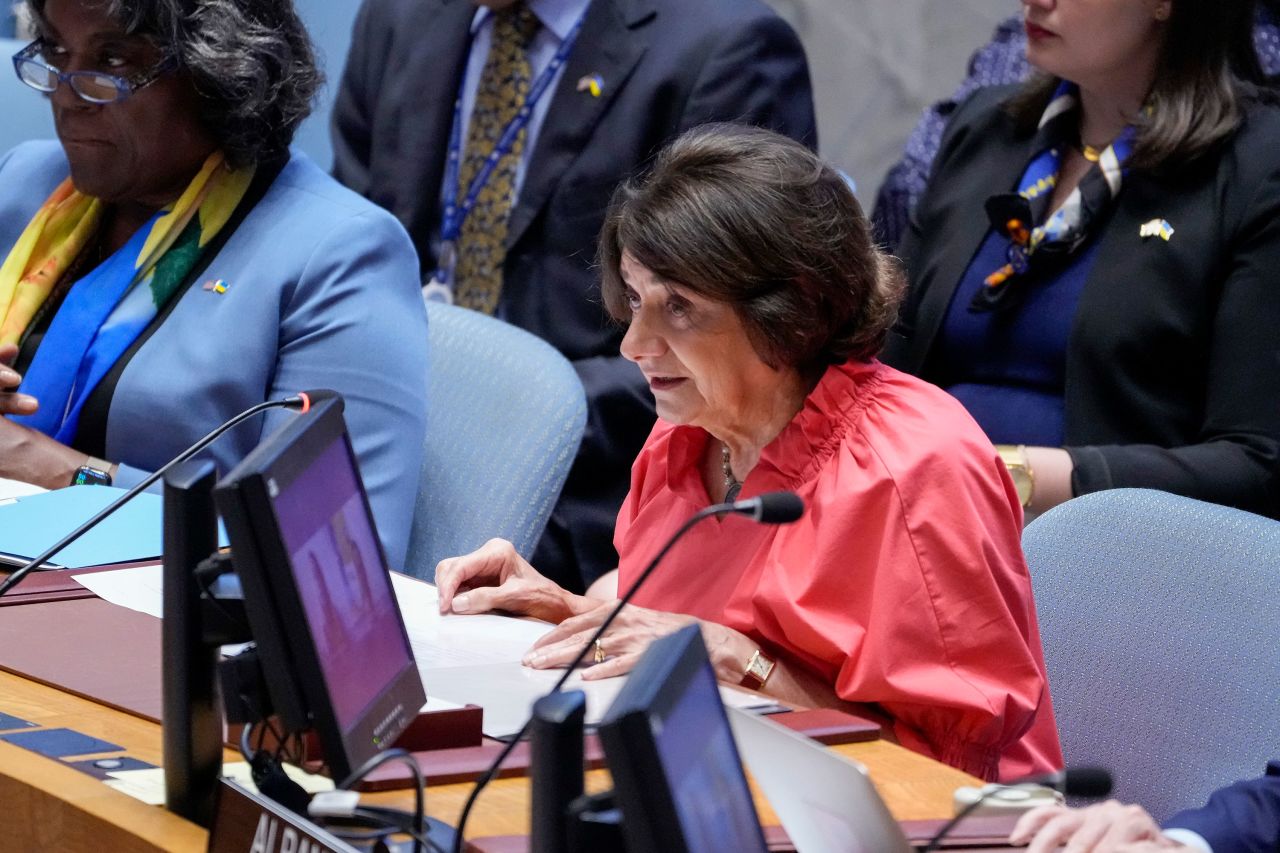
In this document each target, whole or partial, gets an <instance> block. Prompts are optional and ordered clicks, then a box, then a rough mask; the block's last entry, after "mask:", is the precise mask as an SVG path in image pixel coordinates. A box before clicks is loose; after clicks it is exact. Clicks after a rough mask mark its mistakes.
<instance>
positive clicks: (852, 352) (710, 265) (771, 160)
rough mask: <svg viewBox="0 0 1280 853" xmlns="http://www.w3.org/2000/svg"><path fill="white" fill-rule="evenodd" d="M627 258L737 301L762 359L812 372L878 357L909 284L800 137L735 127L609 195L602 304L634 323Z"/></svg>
mask: <svg viewBox="0 0 1280 853" xmlns="http://www.w3.org/2000/svg"><path fill="white" fill-rule="evenodd" d="M623 253H626V254H628V255H630V256H631V257H632V258H634V259H635V260H636V261H638V262H639V263H640V264H642V265H643V266H644V267H646V268H647V269H648V270H650V271H651V272H653V273H654V274H655V275H657V276H659V277H660V278H662V279H665V280H667V281H671V282H673V283H675V284H678V285H680V286H682V287H685V288H687V289H689V290H690V291H692V292H693V293H696V294H698V295H700V296H703V297H706V298H708V299H713V300H716V301H719V302H722V303H726V304H729V305H732V306H733V307H734V309H735V310H736V311H737V313H738V316H739V317H740V318H741V319H742V322H743V325H744V326H745V327H746V330H747V334H748V336H749V337H750V339H751V342H752V345H753V346H754V347H755V350H756V352H757V353H758V354H759V355H760V357H761V359H762V360H763V361H764V362H765V363H767V364H769V365H770V366H771V367H774V368H779V367H783V366H787V367H795V368H798V369H800V370H801V371H802V372H804V373H811V372H817V371H819V370H821V369H822V368H823V367H825V366H826V365H828V364H838V363H841V362H844V361H847V360H849V359H859V360H867V359H871V358H873V357H874V356H875V355H876V354H877V353H878V352H879V351H880V347H881V345H882V344H883V343H884V338H885V334H886V332H887V331H888V329H889V327H890V325H891V324H892V323H893V320H894V318H895V316H896V314H897V307H898V301H899V299H900V297H901V293H902V287H903V285H902V281H903V277H902V274H901V272H900V271H899V269H898V267H897V264H896V262H895V261H894V260H893V259H891V258H889V257H888V256H887V255H883V254H882V253H881V252H880V251H879V250H878V249H877V248H876V246H875V244H874V243H873V242H872V239H871V229H870V226H869V225H868V223H867V219H866V217H865V216H863V214H862V208H861V207H860V206H859V205H858V202H857V199H855V198H854V196H853V192H852V190H851V189H850V188H849V185H848V183H847V182H846V180H845V178H844V177H843V176H842V175H841V174H840V173H839V172H837V171H836V170H835V169H833V168H832V167H830V166H828V165H827V164H826V163H824V162H822V161H821V160H820V159H818V157H817V156H816V155H815V154H814V153H813V152H811V151H810V150H809V149H807V148H805V147H804V146H803V145H801V144H800V143H798V142H795V141H793V140H791V139H788V138H786V137H784V136H780V135H778V134H776V133H773V132H771V131H767V130H760V129H756V128H750V127H742V126H738V125H728V124H711V125H704V126H702V127H699V128H695V129H694V130H691V131H688V132H687V133H685V134H684V135H683V136H681V137H680V138H679V139H677V140H675V141H674V142H672V143H671V144H670V145H669V146H668V147H667V148H666V149H665V150H663V151H662V152H661V153H660V154H659V155H658V156H657V158H656V160H655V162H654V164H653V167H652V169H651V170H649V171H648V172H647V173H646V174H644V175H643V176H641V177H636V178H633V179H631V180H629V181H627V182H625V183H624V184H622V185H621V186H620V187H619V188H618V189H617V190H616V191H615V192H614V195H613V200H612V201H611V202H610V205H609V212H608V214H607V215H606V217H605V221H604V227H603V230H602V231H601V233H600V254H599V260H600V266H601V269H602V275H603V284H602V287H603V296H604V303H605V307H606V308H607V309H608V310H609V313H610V314H611V315H612V316H613V317H614V318H615V319H617V320H619V321H620V322H624V323H625V322H626V321H627V320H628V318H629V317H630V311H629V310H628V307H627V293H626V290H627V287H626V284H625V283H624V282H623V281H622V276H621V270H620V266H621V263H622V255H623Z"/></svg>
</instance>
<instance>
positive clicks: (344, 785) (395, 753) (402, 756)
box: [337, 749, 434, 853]
mask: <svg viewBox="0 0 1280 853" xmlns="http://www.w3.org/2000/svg"><path fill="white" fill-rule="evenodd" d="M389 761H400V762H402V763H404V764H406V765H408V767H409V772H410V773H411V774H412V775H413V781H414V789H413V824H412V831H411V832H410V833H409V834H410V835H412V836H413V853H422V847H423V841H424V839H425V840H426V841H427V844H428V846H432V847H434V845H432V844H431V843H430V840H429V839H426V815H427V802H426V800H427V797H426V787H427V783H426V779H424V778H423V776H422V768H421V767H419V766H418V762H417V761H415V760H414V758H413V756H412V755H410V754H409V753H408V752H407V751H405V750H403V749H388V750H386V751H385V752H380V753H378V754H377V755H375V756H373V757H372V758H370V759H369V760H368V761H366V762H365V763H364V764H361V765H360V766H359V767H357V768H356V769H355V770H353V771H352V772H351V773H350V774H349V775H348V776H347V778H345V779H343V780H342V781H341V782H339V783H338V785H337V787H338V789H339V790H343V791H349V790H351V787H352V786H353V785H355V784H356V783H357V782H359V781H360V780H361V779H363V778H364V777H365V776H368V775H369V774H370V773H372V772H373V771H374V770H376V769H378V768H379V767H381V766H382V765H384V764H386V763H387V762H389Z"/></svg>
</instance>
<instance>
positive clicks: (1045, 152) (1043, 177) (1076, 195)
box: [969, 81, 1137, 311]
mask: <svg viewBox="0 0 1280 853" xmlns="http://www.w3.org/2000/svg"><path fill="white" fill-rule="evenodd" d="M1079 104H1080V96H1079V90H1078V89H1077V88H1076V86H1075V84H1074V83H1068V82H1066V81H1063V82H1062V83H1061V84H1059V86H1058V88H1057V90H1056V91H1055V92H1054V94H1053V98H1052V99H1051V100H1050V101H1049V106H1048V107H1046V108H1045V111H1044V116H1043V117H1042V118H1041V119H1040V125H1039V127H1038V128H1037V130H1036V135H1035V139H1034V140H1032V146H1031V150H1032V152H1033V154H1032V158H1031V162H1030V163H1029V164H1028V165H1027V168H1026V171H1025V172H1023V174H1022V180H1021V181H1019V182H1018V191H1017V192H1016V193H1003V194H1001V195H995V196H992V197H991V198H989V199H987V204H986V210H987V217H988V218H989V219H990V220H991V227H992V228H993V229H994V230H995V231H996V232H997V233H999V234H1002V235H1003V236H1004V237H1005V238H1006V239H1008V241H1009V248H1008V249H1007V250H1006V252H1005V257H1006V259H1007V263H1005V265H1004V266H1002V267H1000V269H998V270H996V271H995V272H993V273H991V274H990V275H989V276H987V278H986V280H985V281H984V282H983V287H981V288H980V289H979V290H978V292H977V293H976V294H974V297H973V302H972V303H971V304H970V306H969V310H971V311H991V310H994V309H998V308H1001V307H1004V306H1007V305H1010V304H1013V303H1014V302H1016V301H1017V300H1016V294H1017V290H1018V288H1017V287H1016V284H1015V283H1016V282H1018V281H1019V280H1020V279H1023V278H1025V277H1026V274H1027V272H1029V271H1030V270H1032V269H1035V268H1037V267H1038V266H1041V265H1045V264H1047V263H1049V262H1051V261H1053V260H1055V259H1058V260H1060V259H1062V258H1066V257H1069V256H1070V255H1071V254H1072V253H1074V252H1075V251H1076V250H1077V249H1079V248H1080V246H1082V245H1083V244H1084V242H1085V241H1086V240H1087V239H1088V238H1089V235H1090V234H1091V233H1092V231H1093V229H1094V228H1095V227H1096V226H1097V224H1098V223H1099V222H1100V221H1101V219H1102V214H1104V213H1105V212H1106V211H1107V209H1108V208H1109V207H1110V206H1111V203H1112V202H1113V201H1114V200H1115V197H1116V196H1117V195H1118V194H1119V193H1120V186H1121V183H1122V181H1123V178H1124V175H1125V169H1124V162H1125V160H1127V159H1128V158H1129V155H1130V154H1131V153H1132V151H1133V142H1134V138H1135V137H1136V136H1137V128H1136V127H1134V126H1133V125H1130V126H1128V127H1126V128H1125V129H1124V131H1123V132H1122V133H1121V134H1120V135H1119V136H1118V137H1117V138H1116V139H1115V140H1114V141H1113V142H1112V143H1111V144H1110V145H1109V146H1107V148H1106V149H1105V150H1104V151H1102V152H1101V153H1100V154H1098V155H1096V156H1097V160H1096V162H1094V164H1093V167H1092V168H1090V169H1089V171H1088V172H1087V173H1085V176H1084V177H1083V178H1081V179H1080V183H1079V184H1078V185H1077V186H1076V188H1075V189H1074V190H1072V191H1071V195H1069V196H1068V197H1067V200H1066V201H1065V202H1064V203H1063V204H1062V206H1061V207H1059V208H1058V209H1057V210H1056V211H1054V212H1053V215H1051V216H1048V218H1047V219H1046V214H1047V213H1048V208H1049V203H1050V201H1051V199H1052V198H1053V190H1054V188H1055V187H1056V186H1057V185H1058V176H1059V174H1060V173H1061V171H1062V158H1063V154H1064V153H1065V151H1066V149H1067V148H1068V147H1069V146H1071V145H1073V144H1074V143H1075V141H1076V139H1077V136H1078V132H1079V116H1078V113H1079ZM1091 159H1092V158H1091ZM1037 222H1039V223H1041V224H1039V225H1034V223H1037Z"/></svg>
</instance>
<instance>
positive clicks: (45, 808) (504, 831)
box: [0, 672, 980, 853]
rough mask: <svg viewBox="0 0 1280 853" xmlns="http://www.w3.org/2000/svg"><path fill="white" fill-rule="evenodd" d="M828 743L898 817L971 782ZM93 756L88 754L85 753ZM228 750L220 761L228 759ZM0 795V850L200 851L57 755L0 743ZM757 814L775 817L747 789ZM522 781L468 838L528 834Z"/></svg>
mask: <svg viewBox="0 0 1280 853" xmlns="http://www.w3.org/2000/svg"><path fill="white" fill-rule="evenodd" d="M0 711H4V712H6V713H9V714H13V715H16V716H20V717H23V718H25V719H27V720H30V721H32V722H34V723H38V724H40V725H42V726H46V727H53V726H65V727H67V728H72V729H75V730H76V731H79V732H83V733H84V734H88V735H92V736H94V737H99V738H103V739H105V740H109V741H111V742H113V743H117V744H120V745H121V746H123V747H125V749H126V750H127V752H128V754H129V755H131V756H133V757H135V758H139V759H141V760H143V761H147V762H150V763H152V764H157V765H158V764H161V763H162V759H161V752H162V746H161V738H160V727H159V726H157V725H155V724H154V723H152V722H149V721H147V720H143V719H140V718H138V717H134V716H132V715H129V714H126V713H123V712H120V711H117V710H114V709H111V708H108V707H106V706H103V705H99V704H97V703H95V702H91V701H89V700H86V699H81V698H78V697H75V696H71V695H69V694H67V693H64V692H62V691H60V690H56V689H54V688H51V687H48V686H45V685H42V684H38V683H36V682H33V681H29V680H28V679H25V678H22V677H20V676H16V675H13V674H11V673H7V672H0ZM837 749H838V750H839V751H840V752H841V753H843V754H845V755H848V756H850V757H851V758H854V759H857V760H858V761H861V762H862V763H863V764H865V765H866V766H867V769H868V770H869V771H870V774H871V778H872V779H873V780H874V781H875V783H876V787H877V788H878V789H879V790H880V793H881V795H882V796H883V797H884V798H885V802H886V803H887V804H888V806H889V809H890V810H891V811H892V812H893V814H894V816H895V817H897V818H899V819H903V820H906V819H923V818H943V817H947V816H948V815H949V814H950V812H951V795H952V791H954V790H955V788H956V787H958V786H960V785H974V784H980V783H979V782H978V780H976V779H974V778H973V777H972V776H969V775H967V774H965V773H962V772H960V771H959V770H955V769H952V768H950V767H946V766H944V765H941V764H939V763H937V762H936V761H932V760H931V759H928V758H925V757H923V756H920V755H917V754H915V753H913V752H910V751H909V750H906V749H903V748H901V747H898V746H895V745H893V744H891V743H887V742H884V741H873V742H870V743H860V744H850V745H847V746H842V747H837ZM86 757H93V756H86ZM239 758H240V757H239V755H238V754H237V753H235V752H232V751H230V750H228V751H227V753H226V760H228V761H238V760H239ZM608 784H609V782H608V774H607V773H605V772H604V771H592V772H590V773H588V774H587V786H588V788H589V789H590V790H593V791H596V790H602V789H604V788H607V787H608ZM470 789H471V786H470V785H469V784H455V785H441V786H436V787H433V788H431V789H430V790H429V791H428V792H427V811H428V812H429V813H430V814H431V815H432V816H433V817H436V818H439V819H441V820H444V821H446V822H448V823H456V821H457V817H458V814H459V813H460V811H461V809H462V803H463V801H464V800H465V799H466V796H467V793H468V792H469V791H470ZM367 796H368V797H369V799H370V801H371V802H376V803H380V804H383V805H395V806H398V807H401V808H404V807H408V806H410V805H411V802H412V795H411V794H410V793H409V792H407V791H405V792H396V791H392V792H386V793H382V794H372V795H367ZM0 802H4V803H5V818H4V820H3V824H4V826H3V829H2V830H0V850H15V851H17V850H22V851H27V850H60V851H68V853H103V851H113V853H115V851H123V853H132V851H155V850H175V851H203V850H204V849H205V845H206V842H207V834H206V833H205V831H204V830H203V829H201V828H200V827H198V826H196V825H194V824H192V823H189V822H188V821H185V820H183V819H182V818H179V817H177V816H176V815H173V814H170V813H169V812H167V811H165V810H163V809H161V808H158V807H154V806H148V805H145V804H144V803H141V802H139V801H138V800H135V799H133V798H132V797H129V796H128V795H126V794H122V793H120V792H118V791H115V790H112V789H111V788H108V787H107V786H106V785H104V784H103V783H102V782H100V781H98V780H96V779H94V778H92V777H90V776H88V775H86V774H84V773H81V772H80V771H78V770H75V769H73V768H71V767H67V766H65V765H64V764H62V762H59V761H57V760H54V759H49V758H45V757H43V756H40V755H37V754H35V753H33V752H29V751H27V750H24V749H20V748H18V747H15V746H12V745H10V744H7V743H3V742H0ZM757 807H758V808H759V810H760V817H761V820H762V821H763V822H764V823H766V824H768V823H776V822H777V820H776V818H774V816H773V812H772V810H770V809H769V807H768V804H767V803H766V802H765V801H764V800H763V799H762V798H760V797H759V796H758V795H757ZM528 811H529V796H528V784H527V783H526V782H525V781H524V780H523V779H502V780H498V781H496V782H493V783H492V784H490V786H489V788H488V789H487V790H486V791H485V792H484V794H482V795H481V797H480V800H479V802H478V803H477V805H476V808H475V811H474V812H473V814H472V817H471V819H470V824H469V827H468V832H467V834H468V837H475V836H486V835H510V834H521V833H526V832H528Z"/></svg>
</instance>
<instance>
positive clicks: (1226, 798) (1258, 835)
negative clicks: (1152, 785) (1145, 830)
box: [1164, 761, 1280, 853]
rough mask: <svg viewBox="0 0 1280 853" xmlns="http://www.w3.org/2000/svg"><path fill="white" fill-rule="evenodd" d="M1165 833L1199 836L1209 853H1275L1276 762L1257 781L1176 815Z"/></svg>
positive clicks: (1279, 770)
mask: <svg viewBox="0 0 1280 853" xmlns="http://www.w3.org/2000/svg"><path fill="white" fill-rule="evenodd" d="M1164 826H1165V829H1174V828H1178V829H1189V830H1191V831H1192V832H1196V833H1199V834H1200V836H1201V837H1203V838H1204V840H1205V841H1208V842H1209V845H1210V846H1211V847H1213V853H1275V851H1277V850H1280V761H1272V762H1271V763H1270V764H1268V765H1267V775H1265V776H1263V777H1262V778H1260V779H1249V780H1247V781H1244V782H1237V783H1235V784H1234V785H1231V786H1229V787H1226V788H1222V789H1220V790H1218V791H1215V792H1214V793H1213V795H1212V796H1210V797H1209V802H1208V803H1207V804H1206V805H1205V806H1204V807H1203V808H1199V809H1191V810H1188V811H1185V812H1179V813H1178V814H1176V815H1174V816H1173V817H1172V818H1170V819H1169V820H1168V821H1166V822H1165V825H1164Z"/></svg>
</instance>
